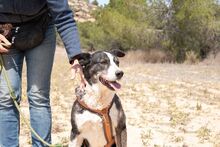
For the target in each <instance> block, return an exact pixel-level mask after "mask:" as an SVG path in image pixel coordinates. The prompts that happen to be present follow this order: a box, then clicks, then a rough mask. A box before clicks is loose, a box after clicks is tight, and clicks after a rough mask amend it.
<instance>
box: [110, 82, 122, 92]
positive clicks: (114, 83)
mask: <svg viewBox="0 0 220 147" xmlns="http://www.w3.org/2000/svg"><path fill="white" fill-rule="evenodd" d="M110 85H111V86H112V87H113V88H114V89H115V90H117V89H120V88H121V84H119V83H118V82H110Z"/></svg>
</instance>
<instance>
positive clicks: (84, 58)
mask: <svg viewBox="0 0 220 147" xmlns="http://www.w3.org/2000/svg"><path fill="white" fill-rule="evenodd" d="M124 56H125V54H124V53H123V52H122V51H120V50H112V51H109V52H104V51H98V52H95V53H93V54H89V53H82V54H80V57H79V58H78V60H79V63H80V65H81V66H82V67H83V73H84V76H85V78H86V80H87V81H88V83H89V84H90V85H93V84H97V83H99V82H100V83H101V84H102V85H104V86H106V87H107V88H109V89H110V90H116V89H120V87H121V85H120V84H119V83H118V82H117V81H118V80H120V79H121V78H122V76H123V74H124V73H123V71H122V70H121V69H120V68H119V59H118V57H124Z"/></svg>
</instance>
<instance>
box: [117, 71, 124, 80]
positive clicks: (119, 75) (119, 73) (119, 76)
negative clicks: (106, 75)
mask: <svg viewBox="0 0 220 147" xmlns="http://www.w3.org/2000/svg"><path fill="white" fill-rule="evenodd" d="M115 75H116V77H117V78H118V79H121V78H122V77H123V75H124V72H123V71H116V72H115Z"/></svg>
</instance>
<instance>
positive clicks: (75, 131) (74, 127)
mask: <svg viewBox="0 0 220 147" xmlns="http://www.w3.org/2000/svg"><path fill="white" fill-rule="evenodd" d="M83 111H84V110H83V109H82V108H81V107H80V106H79V104H78V103H77V102H76V101H75V102H74V104H73V107H72V112H71V125H72V130H71V135H70V140H73V139H75V138H76V136H77V135H79V134H80V132H79V130H78V127H77V124H76V121H75V114H76V113H80V114H82V113H83Z"/></svg>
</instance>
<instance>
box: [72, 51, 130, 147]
mask: <svg viewBox="0 0 220 147" xmlns="http://www.w3.org/2000/svg"><path fill="white" fill-rule="evenodd" d="M124 56H125V54H124V52H122V51H121V50H111V51H106V52H105V51H97V52H94V53H93V54H90V53H81V54H79V55H78V60H79V64H80V65H81V66H82V70H83V74H84V77H85V79H86V82H87V84H86V87H85V88H84V89H82V88H76V91H75V92H76V97H77V100H76V101H75V102H74V104H73V107H72V112H71V124H72V130H71V136H70V143H69V147H81V146H83V147H84V146H87V147H126V146H127V129H126V116H125V113H124V110H123V108H122V104H121V101H120V99H119V97H118V96H117V95H116V90H118V89H120V88H121V85H120V84H119V83H118V80H120V79H121V78H122V77H123V74H124V73H123V71H122V70H121V69H120V68H119V59H118V58H120V57H124ZM97 111H98V112H100V113H101V112H102V111H103V112H104V115H101V114H100V113H98V112H97Z"/></svg>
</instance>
